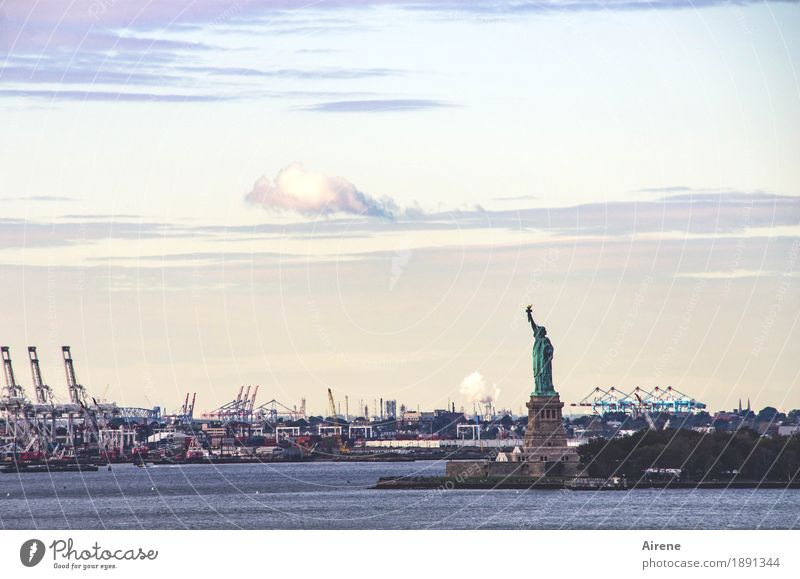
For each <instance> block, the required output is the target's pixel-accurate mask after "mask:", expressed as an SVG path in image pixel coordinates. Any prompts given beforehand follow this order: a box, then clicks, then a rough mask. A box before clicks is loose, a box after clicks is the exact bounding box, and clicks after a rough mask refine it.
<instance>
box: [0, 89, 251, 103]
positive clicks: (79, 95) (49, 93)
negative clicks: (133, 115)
mask: <svg viewBox="0 0 800 579" xmlns="http://www.w3.org/2000/svg"><path fill="white" fill-rule="evenodd" d="M3 97H6V98H31V99H44V100H53V101H87V102H88V101H104V102H108V101H117V102H166V103H191V102H215V101H229V100H234V99H235V98H236V97H234V96H229V95H211V94H176V93H156V92H123V91H120V92H115V91H102V90H39V89H6V90H0V98H3Z"/></svg>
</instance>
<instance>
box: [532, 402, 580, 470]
mask: <svg viewBox="0 0 800 579" xmlns="http://www.w3.org/2000/svg"><path fill="white" fill-rule="evenodd" d="M525 405H526V406H527V407H528V426H527V428H526V429H525V447H524V448H523V454H524V455H525V462H526V463H527V465H528V469H527V470H528V474H529V475H530V476H536V477H539V476H577V474H578V463H579V462H580V459H579V457H578V453H577V451H576V450H575V448H573V447H571V446H567V439H566V435H565V433H564V426H563V424H562V416H561V409H562V408H563V407H564V403H563V402H561V399H560V397H559V396H558V394H555V395H554V396H531V399H530V401H528V402H527V403H526V404H525Z"/></svg>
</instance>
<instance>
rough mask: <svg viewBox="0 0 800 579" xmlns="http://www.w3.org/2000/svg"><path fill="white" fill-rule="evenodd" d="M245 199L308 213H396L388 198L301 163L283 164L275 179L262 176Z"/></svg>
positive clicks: (391, 201)
mask: <svg viewBox="0 0 800 579" xmlns="http://www.w3.org/2000/svg"><path fill="white" fill-rule="evenodd" d="M245 199H246V200H247V201H248V202H249V203H253V204H255V205H260V206H261V207H263V208H264V209H268V210H273V211H284V212H295V213H299V214H301V215H309V216H313V215H330V214H332V213H346V214H350V215H363V216H369V217H383V218H386V219H392V218H394V216H395V215H396V213H397V205H396V204H395V202H394V201H393V200H392V199H391V198H389V197H384V198H383V199H381V200H378V199H375V198H374V197H371V196H369V195H367V194H366V193H363V192H361V191H359V190H358V189H357V188H356V186H355V185H353V184H352V183H351V182H350V181H348V180H347V179H345V178H343V177H329V176H327V175H321V174H319V173H311V172H310V171H307V170H306V169H305V167H303V165H301V164H300V163H292V164H291V165H288V166H287V167H284V168H283V169H281V170H280V171H279V172H278V175H277V176H276V177H275V179H270V178H269V177H266V176H262V177H261V178H260V179H259V180H258V181H256V182H255V184H254V185H253V189H252V190H251V191H250V193H248V194H247V197H246V198H245Z"/></svg>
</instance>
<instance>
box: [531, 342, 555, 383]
mask: <svg viewBox="0 0 800 579" xmlns="http://www.w3.org/2000/svg"><path fill="white" fill-rule="evenodd" d="M533 380H534V384H535V386H534V391H533V394H534V396H552V395H554V394H555V388H554V387H553V344H552V342H550V338H548V337H547V336H542V335H540V334H538V333H537V335H536V340H535V341H534V343H533Z"/></svg>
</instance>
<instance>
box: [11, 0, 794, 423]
mask: <svg viewBox="0 0 800 579" xmlns="http://www.w3.org/2000/svg"><path fill="white" fill-rule="evenodd" d="M799 33H800V5H798V3H797V2H793V1H780V2H762V1H752V2H751V1H745V0H742V1H738V2H730V1H721V0H720V1H716V0H703V1H696V2H675V1H660V0H650V1H646V2H645V1H640V0H607V1H605V2H590V1H585V0H543V1H539V2H522V1H513V2H512V1H505V0H497V1H491V2H489V1H481V0H476V1H471V2H465V1H461V0H442V1H431V2H423V1H421V0H420V1H413V2H404V1H395V2H392V1H379V0H361V1H352V0H351V1H347V0H339V1H325V0H323V1H317V2H306V3H302V2H288V1H258V0H250V1H241V2H232V3H231V2H223V1H221V0H196V1H192V2H186V1H178V0H164V1H160V2H151V3H146V4H141V3H128V2H119V1H116V0H75V1H74V2H71V3H63V2H55V1H50V0H39V1H37V2H29V1H17V0H0V115H2V125H1V126H2V130H1V131H0V296H2V306H0V341H1V342H2V343H3V344H4V345H9V346H11V348H12V355H13V356H14V359H15V361H16V373H17V376H18V380H19V381H20V382H21V383H22V385H23V386H27V387H28V389H30V379H29V377H28V372H27V368H26V367H25V364H24V362H25V361H26V357H25V347H26V346H28V345H37V346H39V352H40V358H41V359H42V366H43V371H44V373H45V379H46V380H47V381H48V382H49V383H50V385H51V386H52V387H53V388H54V389H55V391H56V393H57V394H58V395H59V396H60V397H61V398H62V399H66V398H67V393H66V388H65V386H64V384H65V379H64V372H63V369H62V368H61V366H60V349H59V348H60V346H61V345H63V344H68V345H70V346H71V347H72V353H73V357H74V358H75V360H76V369H77V373H78V378H79V380H80V381H81V382H82V383H83V384H84V385H85V386H86V387H87V389H88V390H89V392H90V393H91V394H92V395H94V396H95V397H97V398H98V399H107V400H114V401H116V402H118V403H119V404H122V405H126V406H145V407H151V406H153V405H160V406H162V407H166V408H167V409H168V410H176V409H177V408H178V406H180V404H182V402H183V398H184V396H185V393H186V392H195V391H196V392H197V407H198V408H200V409H203V410H211V409H213V408H216V407H217V406H219V405H220V404H222V403H224V402H227V401H228V400H230V399H232V398H233V397H235V395H236V393H237V392H238V389H239V387H240V386H241V385H243V384H244V385H256V384H259V385H260V392H259V402H267V401H269V400H271V399H276V400H278V401H280V402H282V403H283V404H286V405H287V406H294V405H298V406H299V404H300V400H301V398H306V399H307V400H308V406H309V410H310V411H311V412H313V413H315V414H322V413H323V412H324V411H325V404H326V390H327V388H331V389H332V391H333V392H334V396H335V397H336V399H337V400H338V401H340V403H341V404H342V410H344V399H345V396H347V397H348V400H349V403H350V409H351V414H357V411H356V407H358V406H360V405H361V404H368V405H369V406H370V412H372V408H373V406H374V404H375V401H377V400H380V399H384V400H389V399H394V400H397V401H398V404H401V403H402V404H405V405H406V406H408V407H409V408H416V407H418V406H419V407H420V408H421V409H431V408H444V407H446V406H447V405H449V404H455V405H456V407H457V408H460V407H464V408H465V409H466V410H468V411H471V410H472V408H473V404H474V402H475V399H476V398H480V397H481V396H483V395H485V393H486V392H488V393H491V395H492V397H493V398H494V404H495V405H496V407H497V408H507V409H511V410H512V411H514V412H515V413H520V412H521V411H522V408H523V404H524V402H525V399H526V397H527V396H528V395H529V392H530V390H531V389H532V376H531V352H530V349H531V345H532V336H531V330H530V327H528V326H527V325H526V324H527V322H526V319H525V313H524V309H525V306H526V305H527V304H532V305H533V312H534V317H535V319H536V321H537V323H540V324H543V325H545V326H546V327H547V329H548V335H549V337H550V338H551V339H552V341H553V344H554V347H555V359H554V382H555V386H556V389H557V390H558V391H559V392H560V393H561V397H562V400H563V401H564V402H565V403H567V404H571V403H578V402H579V401H581V400H582V399H584V397H586V396H587V395H589V394H590V393H591V392H592V391H593V389H594V388H596V387H602V388H609V387H611V386H614V387H616V388H618V389H621V390H623V391H626V392H629V391H631V390H633V388H635V387H637V386H638V387H641V388H644V389H646V390H651V389H652V388H654V387H655V386H660V387H662V388H664V387H667V386H672V387H673V388H675V389H677V390H678V391H680V392H683V393H686V394H687V395H689V396H691V397H694V398H696V399H698V400H700V401H702V402H705V403H707V404H708V405H709V407H710V408H711V409H712V410H714V409H721V408H727V409H730V408H733V407H734V406H736V405H738V400H739V399H740V398H742V399H743V401H744V403H746V401H747V400H748V399H750V400H751V401H752V404H753V406H754V407H757V408H760V407H763V406H767V405H771V406H775V407H778V408H779V409H782V410H788V409H791V408H797V407H800V387H798V386H799V385H798V368H799V366H798V364H797V360H798V359H800V340H798V338H800V332H798V316H799V315H800V299H799V296H798V281H800V280H799V279H798V260H799V259H800V163H798V153H800V106H799V105H800V81H798V71H797V66H796V65H797V63H798V61H800V59H799V58H798V57H799V56H800V41H798V38H800V34H799ZM474 372H479V373H480V374H481V375H482V376H483V380H484V382H485V392H484V393H483V394H480V393H478V394H476V393H475V389H474V388H473V389H469V388H467V389H465V388H464V387H463V385H462V382H463V381H464V379H465V378H466V377H469V376H472V375H473V373H474ZM569 410H570V411H579V410H581V408H580V407H575V408H570V409H569Z"/></svg>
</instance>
